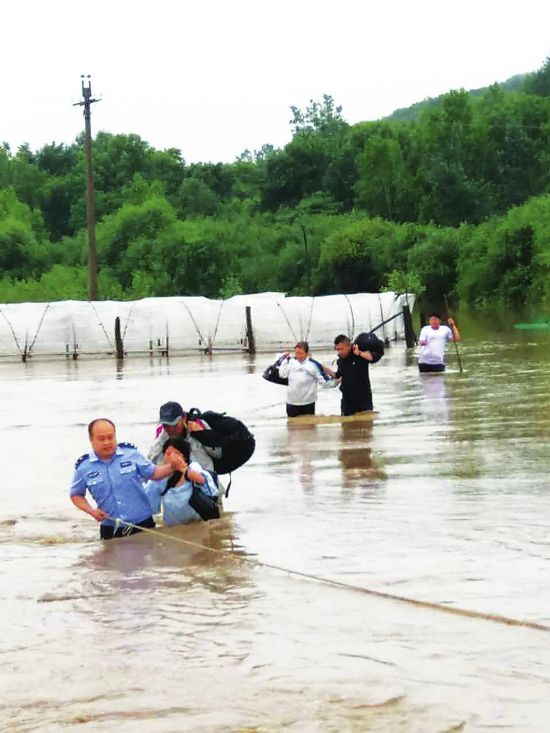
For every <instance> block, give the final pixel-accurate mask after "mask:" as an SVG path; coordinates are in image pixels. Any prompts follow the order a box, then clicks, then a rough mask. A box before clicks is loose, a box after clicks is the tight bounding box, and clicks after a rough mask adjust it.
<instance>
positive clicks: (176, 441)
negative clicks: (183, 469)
mask: <svg viewBox="0 0 550 733" xmlns="http://www.w3.org/2000/svg"><path fill="white" fill-rule="evenodd" d="M168 448H175V449H176V450H179V452H180V453H181V454H182V456H183V457H184V458H185V462H186V463H189V457H190V455H191V446H190V445H189V442H188V441H187V440H185V438H182V436H181V435H174V437H173V438H168V440H167V441H166V443H165V444H164V445H163V446H162V453H163V454H164V453H166V451H167V450H168Z"/></svg>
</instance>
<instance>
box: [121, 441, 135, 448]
mask: <svg viewBox="0 0 550 733" xmlns="http://www.w3.org/2000/svg"><path fill="white" fill-rule="evenodd" d="M118 447H119V448H133V449H134V450H137V445H134V444H133V443H127V442H124V443H119V444H118Z"/></svg>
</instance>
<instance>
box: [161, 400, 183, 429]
mask: <svg viewBox="0 0 550 733" xmlns="http://www.w3.org/2000/svg"><path fill="white" fill-rule="evenodd" d="M184 414H185V413H184V411H183V407H182V406H181V405H180V403H179V402H165V403H164V405H161V407H160V414H159V421H160V422H161V423H162V424H163V425H177V424H178V423H179V421H180V419H181V418H182V417H183V415H184Z"/></svg>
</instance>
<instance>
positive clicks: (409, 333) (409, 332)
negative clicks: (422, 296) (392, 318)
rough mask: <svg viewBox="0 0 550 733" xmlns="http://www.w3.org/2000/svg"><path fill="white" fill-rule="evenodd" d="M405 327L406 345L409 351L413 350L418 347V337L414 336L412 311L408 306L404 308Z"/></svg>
mask: <svg viewBox="0 0 550 733" xmlns="http://www.w3.org/2000/svg"><path fill="white" fill-rule="evenodd" d="M403 326H404V328H405V343H406V344H407V348H408V349H412V348H413V346H416V337H415V335H414V329H413V323H412V316H411V309H410V308H409V306H408V305H404V306H403Z"/></svg>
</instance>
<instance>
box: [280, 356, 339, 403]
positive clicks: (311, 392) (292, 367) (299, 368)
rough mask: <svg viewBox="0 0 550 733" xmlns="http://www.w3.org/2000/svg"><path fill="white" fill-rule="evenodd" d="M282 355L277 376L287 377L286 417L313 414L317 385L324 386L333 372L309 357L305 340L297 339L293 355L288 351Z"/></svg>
mask: <svg viewBox="0 0 550 733" xmlns="http://www.w3.org/2000/svg"><path fill="white" fill-rule="evenodd" d="M284 356H285V358H284V360H283V361H282V363H281V365H280V366H279V376H280V377H282V378H283V379H285V378H286V379H288V387H287V396H286V414H287V415H288V417H298V415H315V402H316V401H317V388H318V385H321V386H322V387H325V386H326V385H327V384H328V382H329V380H330V378H331V375H332V374H333V372H331V373H330V375H329V374H328V373H327V372H326V369H325V367H323V365H322V364H320V363H319V362H318V361H315V360H314V359H312V358H311V357H310V355H309V344H308V342H307V341H298V343H297V344H296V346H295V347H294V357H291V356H290V353H288V352H287V353H286V354H285V355H284ZM325 374H326V376H325Z"/></svg>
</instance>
